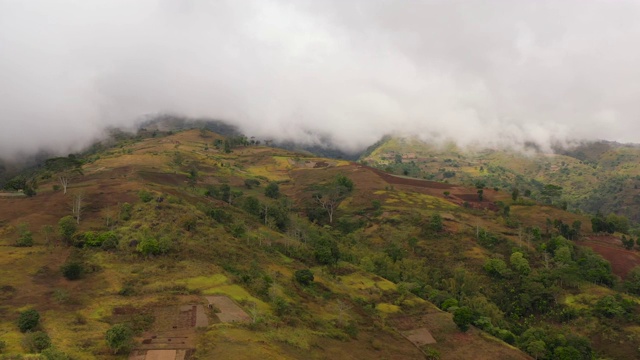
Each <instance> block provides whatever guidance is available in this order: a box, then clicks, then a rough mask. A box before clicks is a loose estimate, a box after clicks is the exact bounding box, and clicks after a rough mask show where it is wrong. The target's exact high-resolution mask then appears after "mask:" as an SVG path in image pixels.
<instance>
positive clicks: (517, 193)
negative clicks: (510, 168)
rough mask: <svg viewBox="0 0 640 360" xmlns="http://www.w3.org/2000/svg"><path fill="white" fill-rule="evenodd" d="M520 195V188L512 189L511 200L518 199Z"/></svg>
mask: <svg viewBox="0 0 640 360" xmlns="http://www.w3.org/2000/svg"><path fill="white" fill-rule="evenodd" d="M518 196H520V190H518V189H517V188H514V189H513V191H511V200H513V201H516V200H518Z"/></svg>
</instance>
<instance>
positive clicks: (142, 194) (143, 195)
mask: <svg viewBox="0 0 640 360" xmlns="http://www.w3.org/2000/svg"><path fill="white" fill-rule="evenodd" d="M138 197H139V198H140V200H142V202H146V203H148V202H149V201H151V200H153V194H152V193H150V192H149V191H146V190H140V191H138Z"/></svg>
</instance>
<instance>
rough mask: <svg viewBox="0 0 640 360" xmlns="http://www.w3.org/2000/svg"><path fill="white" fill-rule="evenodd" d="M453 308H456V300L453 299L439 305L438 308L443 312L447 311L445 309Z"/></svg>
mask: <svg viewBox="0 0 640 360" xmlns="http://www.w3.org/2000/svg"><path fill="white" fill-rule="evenodd" d="M454 306H458V300H456V299H454V298H448V299H447V300H445V301H444V302H443V303H442V305H440V308H441V309H442V310H444V311H447V309H449V308H450V307H454Z"/></svg>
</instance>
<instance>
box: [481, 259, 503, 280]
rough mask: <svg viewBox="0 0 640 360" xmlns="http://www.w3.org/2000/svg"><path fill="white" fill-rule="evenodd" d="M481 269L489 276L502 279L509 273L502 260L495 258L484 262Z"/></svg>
mask: <svg viewBox="0 0 640 360" xmlns="http://www.w3.org/2000/svg"><path fill="white" fill-rule="evenodd" d="M483 268H484V270H485V271H486V272H487V273H489V275H491V276H495V277H504V276H506V275H507V274H508V272H509V268H507V264H506V263H505V262H504V260H502V259H496V258H493V259H488V260H487V261H485V263H484V266H483Z"/></svg>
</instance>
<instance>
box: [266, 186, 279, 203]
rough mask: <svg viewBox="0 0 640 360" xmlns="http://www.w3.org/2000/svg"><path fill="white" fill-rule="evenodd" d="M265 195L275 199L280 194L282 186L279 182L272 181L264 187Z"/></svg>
mask: <svg viewBox="0 0 640 360" xmlns="http://www.w3.org/2000/svg"><path fill="white" fill-rule="evenodd" d="M264 195H265V196H266V197H270V198H273V199H277V198H278V197H279V196H280V187H279V186H278V183H275V182H270V183H269V185H267V187H266V188H265V189H264Z"/></svg>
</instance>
